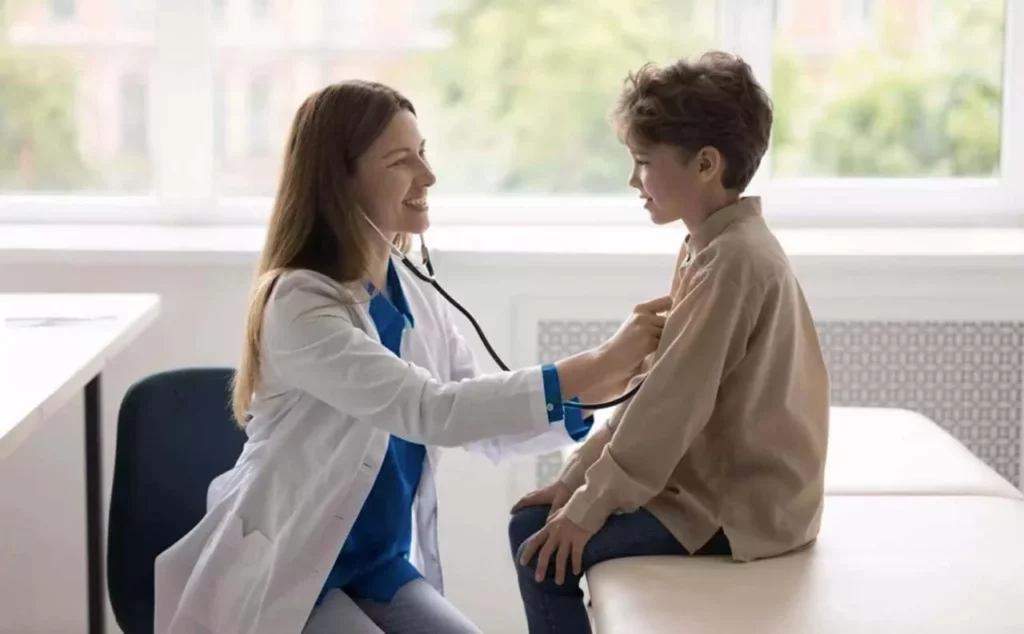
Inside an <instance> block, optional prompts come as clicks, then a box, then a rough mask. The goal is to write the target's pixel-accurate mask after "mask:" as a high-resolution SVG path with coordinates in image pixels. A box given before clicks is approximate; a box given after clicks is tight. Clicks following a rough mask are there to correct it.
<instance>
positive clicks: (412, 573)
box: [318, 264, 426, 603]
mask: <svg viewBox="0 0 1024 634" xmlns="http://www.w3.org/2000/svg"><path fill="white" fill-rule="evenodd" d="M368 290H369V291H370V292H371V293H373V297H372V298H371V299H370V318H371V319H372V320H373V325H374V326H376V328H377V333H378V334H379V335H380V341H381V343H382V344H384V346H385V347H386V348H387V349H388V350H390V351H391V352H393V353H394V354H395V356H398V357H400V356H402V355H401V346H402V333H403V332H404V331H405V328H406V326H408V327H409V328H412V327H413V325H414V320H413V316H412V312H411V311H410V310H409V304H408V303H407V302H406V300H405V295H404V293H403V292H402V284H401V282H400V281H399V279H398V272H397V271H396V270H395V268H394V264H390V265H389V266H388V274H387V291H388V295H389V296H390V298H391V299H390V300H389V299H388V297H386V296H385V295H383V294H381V293H374V289H373V287H372V286H370V288H369V289H368ZM425 458H426V448H425V447H424V446H423V445H420V444H418V443H414V442H409V441H408V440H403V439H401V438H398V437H397V436H391V438H390V439H389V440H388V449H387V453H386V454H385V455H384V461H383V462H382V463H381V466H380V471H379V472H378V473H377V479H376V480H375V481H374V483H373V488H371V489H370V493H369V495H368V496H367V497H366V501H365V502H364V503H363V508H362V509H361V510H360V511H359V515H358V516H357V517H356V521H355V523H354V524H353V525H352V530H351V531H350V532H349V534H348V537H347V538H346V539H345V544H344V545H343V546H342V548H341V553H340V554H339V555H338V559H337V560H336V561H335V562H334V567H333V568H332V569H331V571H330V573H328V575H327V582H326V583H325V584H324V589H323V592H321V595H320V598H321V599H322V598H323V595H324V594H325V593H326V592H327V590H329V589H331V588H340V589H341V590H342V591H344V592H345V594H347V595H349V596H352V597H360V598H367V599H373V600H374V601H378V602H382V603H386V602H389V601H391V599H392V598H394V596H395V593H397V592H398V590H399V589H400V588H401V587H402V586H404V585H405V584H406V583H408V582H410V581H412V580H413V579H417V578H419V577H420V573H419V571H417V570H416V567H415V566H413V565H412V564H411V563H410V562H409V549H410V546H411V544H412V502H413V499H414V498H415V497H416V489H417V488H418V487H419V484H420V477H421V476H422V474H423V461H424V460H425ZM318 603H319V600H318Z"/></svg>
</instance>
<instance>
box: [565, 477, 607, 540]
mask: <svg viewBox="0 0 1024 634" xmlns="http://www.w3.org/2000/svg"><path fill="white" fill-rule="evenodd" d="M613 510H614V509H613V508H611V504H610V501H609V499H608V496H607V495H600V494H595V493H594V491H593V490H591V489H588V487H587V485H585V484H584V485H583V486H582V487H580V488H578V489H576V492H575V493H573V494H572V497H570V498H569V501H568V502H566V504H565V509H564V511H563V512H564V513H565V516H566V517H568V518H569V520H570V521H571V522H572V523H573V524H575V525H576V526H579V527H580V528H582V529H584V530H586V531H587V532H589V533H596V532H597V531H599V530H601V527H602V526H604V523H605V522H606V521H608V516H609V515H611V514H612V512H613Z"/></svg>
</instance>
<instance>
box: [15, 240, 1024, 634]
mask: <svg viewBox="0 0 1024 634" xmlns="http://www.w3.org/2000/svg"><path fill="white" fill-rule="evenodd" d="M551 257H554V256H551ZM551 257H548V258H540V259H537V258H534V259H531V260H529V261H525V260H522V259H518V258H513V257H509V256H507V255H506V256H501V255H490V256H479V257H478V256H469V255H467V254H458V255H444V254H443V255H441V256H439V257H437V258H436V259H437V266H438V271H439V274H440V275H441V278H442V279H443V280H444V281H445V283H446V286H447V287H448V289H449V290H450V291H451V292H452V293H453V294H454V295H455V296H456V297H458V298H462V299H463V300H464V303H465V304H466V305H467V307H469V308H470V309H471V310H473V311H474V312H475V313H476V315H477V317H478V319H479V320H480V322H481V323H482V324H483V326H484V327H485V328H486V330H487V331H488V333H489V335H490V337H491V339H492V342H493V344H494V346H495V347H496V348H497V349H498V350H499V351H501V352H503V353H504V354H505V355H506V357H507V360H508V361H509V362H510V364H513V365H519V364H523V363H528V362H531V361H532V360H533V359H532V351H533V346H532V344H533V342H532V341H531V330H530V327H529V322H530V321H531V320H532V319H533V318H534V317H536V315H538V314H539V313H543V314H544V315H546V316H560V315H566V316H569V315H572V316H577V317H579V316H587V315H592V316H600V317H608V316H620V315H623V314H625V312H626V311H627V310H628V308H629V306H630V305H631V303H633V302H635V301H637V300H641V299H646V298H649V297H653V296H655V295H659V294H661V293H663V292H665V290H666V289H667V284H668V280H669V277H670V275H671V270H670V269H671V261H672V258H670V257H667V256H656V257H654V256H652V257H615V258H593V257H591V258H586V259H571V258H564V259H561V260H560V262H559V263H560V268H558V269H554V268H552V264H553V262H554V260H552V259H551ZM794 261H795V264H796V266H797V270H798V273H799V274H800V275H801V277H802V279H803V282H804V287H805V289H806V291H807V293H808V296H809V299H810V302H811V305H812V309H813V310H814V311H815V313H816V316H817V317H819V318H822V319H837V318H849V319H942V318H949V319H960V318H979V317H980V318H993V319H1021V318H1024V292H1022V291H1021V289H1024V263H1022V262H1021V261H1020V260H1013V261H1009V262H1008V261H1006V260H1000V261H998V262H996V263H994V264H991V265H986V264H984V262H982V264H979V263H978V261H971V262H966V261H965V262H955V261H954V262H950V261H949V260H948V259H944V258H923V259H922V258H918V259H916V260H902V261H894V260H883V259H873V260H870V261H867V260H863V259H861V260H856V259H850V258H831V259H830V258H823V257H798V258H795V259H794ZM251 265H252V258H247V257H246V258H235V259H233V260H225V261H224V262H221V263H215V262H209V261H204V262H203V263H202V264H197V263H195V262H183V261H177V262H163V263H160V262H153V261H151V262H150V263H149V264H139V263H128V262H125V261H118V260H111V261H107V262H106V263H104V262H102V261H99V262H91V263H81V262H78V261H67V262H60V261H53V260H52V259H50V260H48V261H47V262H44V263H41V262H39V261H25V262H21V263H18V262H10V261H9V262H6V263H0V292H3V291H145V292H156V293H159V294H160V295H161V296H162V297H163V312H162V315H161V317H160V318H159V320H158V322H157V323H156V324H155V325H154V327H153V328H152V329H151V330H150V331H148V332H147V333H145V334H144V335H142V337H141V338H140V339H139V340H138V341H137V342H136V344H135V345H133V346H132V347H131V348H130V349H128V350H127V351H126V352H124V353H123V354H122V356H121V357H120V358H119V359H118V360H117V362H116V363H115V364H114V365H113V366H112V367H111V368H110V370H109V372H108V373H107V375H106V376H105V385H104V397H105V403H104V410H105V428H104V433H105V446H106V453H105V458H104V459H105V467H106V470H107V484H108V489H109V482H110V479H109V478H110V471H111V466H112V464H113V450H114V445H113V440H114V432H115V415H116V410H117V407H118V404H119V401H120V399H121V396H122V395H123V393H124V391H125V390H126V388H127V387H128V385H129V384H130V383H131V382H133V381H134V380H136V379H138V378H141V377H142V376H144V375H146V374H149V373H151V372H155V371H158V370H162V369H167V368H172V367H179V366H186V365H207V364H223V365H232V364H234V363H235V361H236V359H237V356H238V351H239V349H240V341H241V339H240V332H239V325H240V324H241V321H242V316H243V314H244V308H245V297H246V292H247V289H248V284H249V280H250V270H251ZM464 332H465V333H466V334H467V338H469V339H470V340H475V338H474V337H473V336H472V333H471V331H470V330H469V328H468V326H467V327H466V328H464ZM478 351H480V352H481V355H482V348H480V347H479V346H478ZM81 407H82V403H81V401H80V400H79V401H77V402H73V403H70V404H69V405H68V406H67V408H66V409H65V411H64V412H63V413H62V414H61V415H60V416H58V417H56V418H54V419H53V420H52V421H50V424H49V425H48V426H46V427H45V429H44V430H43V431H41V432H40V433H38V434H36V435H35V436H33V437H32V438H30V439H29V440H28V441H27V442H26V443H25V444H24V445H23V446H22V447H21V448H20V449H19V451H18V452H16V454H15V455H14V456H12V457H11V458H9V459H7V460H5V461H3V462H0V633H4V634H6V633H9V632H10V633H14V632H17V633H18V634H29V633H34V632H40V633H42V632H45V633H46V634H61V633H64V632H66V633H68V634H71V633H75V634H79V633H81V632H83V631H85V625H84V624H85V592H84V586H85V581H84V580H85V572H84V570H85V568H84V565H85V561H84V560H85V557H84V523H83V521H84V504H83V493H82V492H83V488H84V485H83V481H82V473H83V470H84V467H83V453H82V420H81V415H80V412H81ZM524 469H525V470H526V471H529V468H528V467H526V466H524V465H520V466H519V467H518V468H515V467H511V466H504V467H495V466H492V465H490V464H489V463H487V462H485V461H484V460H482V459H480V458H477V457H475V456H470V455H467V454H465V453H464V452H461V451H451V452H448V454H447V456H446V458H445V462H443V463H442V467H441V473H440V480H439V483H440V496H441V520H440V521H441V549H442V554H443V559H444V565H445V569H446V578H447V581H448V586H449V594H450V598H451V599H452V600H453V601H454V602H455V603H456V604H457V605H458V606H459V607H460V608H461V609H462V610H464V611H465V612H466V613H467V615H468V616H469V617H470V618H472V619H473V620H474V621H475V622H476V623H477V624H478V625H479V626H480V627H481V628H482V629H483V631H485V632H488V633H496V634H502V633H513V632H524V631H525V627H524V620H523V617H522V615H521V607H520V605H519V601H518V593H517V590H516V586H515V577H514V574H513V571H512V566H511V561H510V555H509V553H508V546H507V542H506V537H505V535H506V530H505V529H506V521H507V517H508V508H509V506H510V505H511V503H512V502H513V501H514V500H515V498H516V496H517V495H518V494H519V493H520V492H522V489H523V488H524V487H526V486H528V485H529V481H530V478H529V477H523V472H524ZM110 622H111V623H113V620H112V619H111V620H110ZM112 631H113V629H112Z"/></svg>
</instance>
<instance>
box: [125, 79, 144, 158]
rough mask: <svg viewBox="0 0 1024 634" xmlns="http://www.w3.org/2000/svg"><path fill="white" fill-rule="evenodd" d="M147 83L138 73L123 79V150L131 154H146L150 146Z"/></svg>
mask: <svg viewBox="0 0 1024 634" xmlns="http://www.w3.org/2000/svg"><path fill="white" fill-rule="evenodd" d="M148 120H149V113H148V112H147V100H146V84H145V80H144V79H143V78H142V77H141V76H140V75H138V74H135V73H132V74H129V75H125V76H124V77H123V78H122V79H121V151H122V152H123V153H125V154H129V155H138V154H145V152H146V148H147V147H148V146H149V133H148V131H147V121H148Z"/></svg>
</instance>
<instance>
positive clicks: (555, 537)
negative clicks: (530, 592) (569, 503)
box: [519, 510, 593, 585]
mask: <svg viewBox="0 0 1024 634" xmlns="http://www.w3.org/2000/svg"><path fill="white" fill-rule="evenodd" d="M591 537H593V533H591V532H589V531H587V530H586V529H583V528H580V527H579V526H577V525H576V524H574V523H573V522H572V520H570V519H569V518H568V517H566V516H565V513H564V512H563V511H561V510H559V511H556V512H555V513H554V514H553V515H550V516H548V523H547V524H545V525H544V528H542V529H540V530H539V531H537V532H536V533H534V535H533V537H531V538H530V539H528V540H526V545H525V546H524V547H523V556H522V558H521V559H520V560H519V563H520V564H522V565H524V566H525V565H527V564H528V563H529V562H530V560H531V559H533V556H534V555H535V554H536V553H537V552H538V551H540V555H539V556H538V557H537V574H535V575H534V580H536V581H537V583H540V582H542V581H543V580H544V576H545V575H547V572H548V563H549V562H550V561H551V557H552V556H554V558H555V584H556V585H562V584H563V583H564V582H565V565H566V561H567V559H568V558H569V557H570V556H572V572H573V574H574V575H576V576H579V575H581V574H583V548H584V547H585V546H586V545H587V542H589V541H590V538H591Z"/></svg>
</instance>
